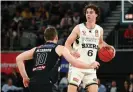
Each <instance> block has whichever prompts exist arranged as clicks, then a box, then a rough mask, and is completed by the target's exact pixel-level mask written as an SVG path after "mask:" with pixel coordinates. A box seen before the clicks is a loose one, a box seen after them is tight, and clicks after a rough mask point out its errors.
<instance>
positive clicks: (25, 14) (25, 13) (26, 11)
mask: <svg viewBox="0 0 133 92" xmlns="http://www.w3.org/2000/svg"><path fill="white" fill-rule="evenodd" d="M22 17H23V18H24V19H30V18H32V12H30V10H29V8H25V9H24V10H23V11H22Z"/></svg>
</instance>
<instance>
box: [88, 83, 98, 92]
mask: <svg viewBox="0 0 133 92" xmlns="http://www.w3.org/2000/svg"><path fill="white" fill-rule="evenodd" d="M86 91H87V92H98V85H97V83H94V84H91V85H87V86H86Z"/></svg>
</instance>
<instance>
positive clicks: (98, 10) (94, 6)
mask: <svg viewBox="0 0 133 92" xmlns="http://www.w3.org/2000/svg"><path fill="white" fill-rule="evenodd" d="M88 8H91V9H93V10H94V11H95V13H96V14H97V15H98V16H97V18H96V20H97V21H98V20H99V17H100V9H99V7H98V6H96V5H94V4H88V5H86V6H85V8H84V15H85V14H86V10H87V9H88Z"/></svg>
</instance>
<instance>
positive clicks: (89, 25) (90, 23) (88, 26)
mask: <svg viewBox="0 0 133 92" xmlns="http://www.w3.org/2000/svg"><path fill="white" fill-rule="evenodd" d="M95 25H96V23H95V22H86V27H87V28H89V29H93V28H94V27H95Z"/></svg>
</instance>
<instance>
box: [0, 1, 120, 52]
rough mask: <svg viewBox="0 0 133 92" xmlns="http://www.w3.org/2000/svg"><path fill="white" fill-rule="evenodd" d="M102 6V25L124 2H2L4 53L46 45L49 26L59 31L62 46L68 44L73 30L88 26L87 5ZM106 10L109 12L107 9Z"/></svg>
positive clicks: (2, 44)
mask: <svg viewBox="0 0 133 92" xmlns="http://www.w3.org/2000/svg"><path fill="white" fill-rule="evenodd" d="M89 3H92V4H96V5H98V6H99V8H100V11H101V16H100V20H99V22H98V23H99V24H100V23H102V22H104V21H105V17H106V16H108V15H109V13H110V12H111V11H112V10H114V9H115V7H116V5H118V4H120V2H107V1H103V2H98V1H93V2H90V1H89V2H85V1H82V2H81V1H71V2H66V1H51V2H50V1H44V2H42V1H38V2H35V1H2V2H1V20H2V21H1V39H2V40H1V49H2V51H6V50H11V51H13V50H27V49H30V48H32V47H34V46H38V45H41V44H43V43H44V42H45V41H44V38H43V31H44V30H45V28H46V27H48V26H55V27H56V28H57V30H58V35H59V42H58V43H59V44H64V42H65V40H66V38H67V37H68V35H69V34H70V33H71V31H72V29H73V27H74V26H75V25H77V24H79V23H81V22H85V16H84V14H83V8H84V6H85V5H86V4H89ZM105 7H106V8H105Z"/></svg>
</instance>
